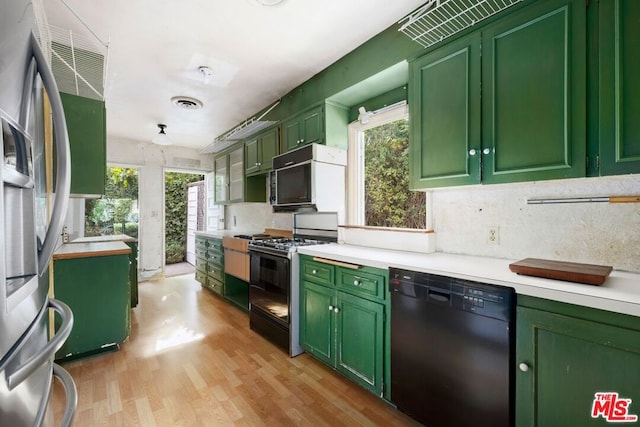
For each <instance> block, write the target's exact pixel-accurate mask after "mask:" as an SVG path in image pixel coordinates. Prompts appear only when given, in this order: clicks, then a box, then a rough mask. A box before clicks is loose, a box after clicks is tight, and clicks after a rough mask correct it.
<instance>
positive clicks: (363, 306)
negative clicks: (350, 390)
mask: <svg viewBox="0 0 640 427" xmlns="http://www.w3.org/2000/svg"><path fill="white" fill-rule="evenodd" d="M337 307H338V309H339V311H338V313H335V314H336V318H337V321H336V342H337V345H338V347H337V351H336V356H337V358H336V367H337V370H338V371H339V372H341V373H343V374H344V375H345V376H347V377H348V378H350V379H351V380H353V381H355V382H356V383H358V384H360V385H362V386H363V387H364V388H366V389H369V390H370V391H372V392H373V393H375V394H376V395H378V396H381V395H382V379H383V376H382V373H383V367H384V363H383V354H384V353H383V350H384V342H383V340H384V315H385V310H384V305H383V304H380V303H375V302H372V301H367V300H365V299H362V298H359V297H356V296H353V295H349V294H347V293H344V292H338V299H337Z"/></svg>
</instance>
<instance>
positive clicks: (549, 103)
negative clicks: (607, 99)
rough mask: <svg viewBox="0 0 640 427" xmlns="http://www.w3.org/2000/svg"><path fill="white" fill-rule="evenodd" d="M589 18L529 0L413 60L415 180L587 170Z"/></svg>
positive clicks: (561, 4)
mask: <svg viewBox="0 0 640 427" xmlns="http://www.w3.org/2000/svg"><path fill="white" fill-rule="evenodd" d="M586 22H587V21H586V7H585V2H584V1H582V0H546V1H539V2H532V3H531V4H530V5H528V6H527V7H522V8H519V9H518V10H516V11H514V12H512V13H510V14H508V15H506V16H505V17H503V18H500V19H498V20H494V21H493V22H490V23H489V24H487V25H486V26H484V27H480V28H479V29H477V30H475V31H472V32H469V33H468V34H466V35H464V36H462V37H461V38H458V39H456V40H454V41H452V42H449V43H446V44H444V45H442V46H441V47H438V48H436V49H434V50H431V51H429V52H428V53H427V54H425V55H423V56H422V57H420V58H418V59H416V60H414V61H412V63H411V65H410V76H409V86H410V91H409V115H410V126H411V136H410V138H411V139H410V165H409V167H410V186H411V188H412V189H424V188H432V187H443V186H452V185H467V184H478V183H485V184H491V183H503V182H516V181H533V180H542V179H556V178H570V177H579V176H584V175H585V173H586V145H587V144H586V123H585V122H586V118H585V115H586V113H585V111H586V109H585V103H586V94H585V93H586V70H585V69H586ZM636 102H637V101H636Z"/></svg>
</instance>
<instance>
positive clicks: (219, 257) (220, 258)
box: [208, 252, 224, 267]
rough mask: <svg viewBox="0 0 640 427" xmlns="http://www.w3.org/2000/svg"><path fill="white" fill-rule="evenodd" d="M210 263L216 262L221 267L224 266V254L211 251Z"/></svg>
mask: <svg viewBox="0 0 640 427" xmlns="http://www.w3.org/2000/svg"><path fill="white" fill-rule="evenodd" d="M208 255H209V263H210V264H215V265H217V266H219V267H223V266H224V255H223V254H219V253H216V252H214V253H209V254H208Z"/></svg>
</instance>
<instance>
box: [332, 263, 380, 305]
mask: <svg viewBox="0 0 640 427" xmlns="http://www.w3.org/2000/svg"><path fill="white" fill-rule="evenodd" d="M388 277H389V272H388V270H381V269H376V268H373V267H361V268H359V269H357V270H353V269H349V268H340V267H339V268H336V287H337V288H338V289H339V290H341V291H344V292H348V293H350V294H353V295H357V296H360V297H363V298H367V299H372V300H374V301H383V300H384V297H385V291H386V288H387V278H388Z"/></svg>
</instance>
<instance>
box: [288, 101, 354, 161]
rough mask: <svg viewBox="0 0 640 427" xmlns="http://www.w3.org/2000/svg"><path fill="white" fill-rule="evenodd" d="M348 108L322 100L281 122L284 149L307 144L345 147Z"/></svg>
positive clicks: (346, 143)
mask: <svg viewBox="0 0 640 427" xmlns="http://www.w3.org/2000/svg"><path fill="white" fill-rule="evenodd" d="M348 117H349V109H348V108H347V107H345V106H343V105H339V104H337V103H334V102H330V101H324V102H322V103H321V104H318V105H316V106H314V107H312V108H310V109H308V110H307V111H304V112H302V113H300V114H296V115H295V116H293V117H290V118H288V119H286V120H284V121H283V122H282V141H283V147H284V149H285V150H286V151H291V150H295V149H296V148H300V147H303V146H305V145H307V144H312V143H316V144H326V145H329V146H332V147H340V148H344V149H346V148H347V145H348V135H347V125H348Z"/></svg>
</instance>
